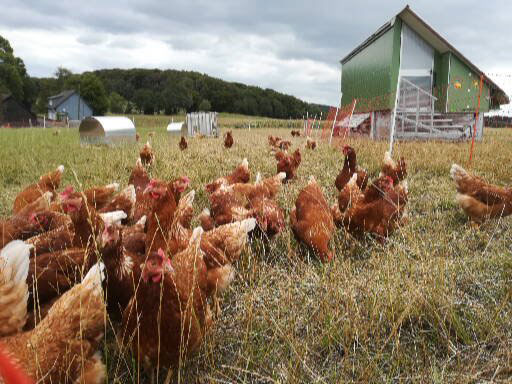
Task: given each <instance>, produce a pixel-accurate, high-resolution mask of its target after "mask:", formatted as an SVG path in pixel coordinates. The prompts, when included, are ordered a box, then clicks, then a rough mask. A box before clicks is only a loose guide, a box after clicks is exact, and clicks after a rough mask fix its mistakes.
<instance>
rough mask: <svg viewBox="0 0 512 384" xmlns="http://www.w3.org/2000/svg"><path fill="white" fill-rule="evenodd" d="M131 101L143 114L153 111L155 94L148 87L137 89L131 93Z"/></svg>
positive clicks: (149, 113) (150, 113)
mask: <svg viewBox="0 0 512 384" xmlns="http://www.w3.org/2000/svg"><path fill="white" fill-rule="evenodd" d="M133 101H134V102H135V104H136V105H137V108H138V109H139V111H141V112H143V113H144V114H145V115H152V114H153V113H155V94H154V92H153V91H151V90H150V89H144V88H141V89H137V90H136V91H135V93H134V94H133Z"/></svg>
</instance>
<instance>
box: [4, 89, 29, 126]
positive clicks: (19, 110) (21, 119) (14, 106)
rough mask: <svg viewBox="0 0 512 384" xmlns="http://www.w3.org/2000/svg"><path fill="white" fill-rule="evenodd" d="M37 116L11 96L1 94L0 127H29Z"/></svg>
mask: <svg viewBox="0 0 512 384" xmlns="http://www.w3.org/2000/svg"><path fill="white" fill-rule="evenodd" d="M35 123H36V116H35V115H34V114H33V113H32V112H31V111H30V109H28V108H27V107H25V106H24V105H23V104H22V103H21V102H19V101H18V100H16V99H15V98H14V97H13V96H12V95H11V94H0V126H4V125H8V126H11V127H28V126H30V125H32V124H35Z"/></svg>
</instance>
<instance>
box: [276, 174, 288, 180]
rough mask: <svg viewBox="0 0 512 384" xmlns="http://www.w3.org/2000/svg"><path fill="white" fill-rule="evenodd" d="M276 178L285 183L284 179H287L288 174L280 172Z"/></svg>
mask: <svg viewBox="0 0 512 384" xmlns="http://www.w3.org/2000/svg"><path fill="white" fill-rule="evenodd" d="M276 177H277V178H278V179H279V180H280V181H283V180H284V179H286V172H279V173H278V174H277V175H276Z"/></svg>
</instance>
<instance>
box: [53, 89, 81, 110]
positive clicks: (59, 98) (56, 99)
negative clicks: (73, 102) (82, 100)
mask: <svg viewBox="0 0 512 384" xmlns="http://www.w3.org/2000/svg"><path fill="white" fill-rule="evenodd" d="M75 93H76V91H75V90H73V89H71V90H67V91H62V92H61V93H59V94H57V95H54V96H50V97H49V98H48V107H49V108H53V109H55V108H57V107H58V106H59V105H61V104H62V103H63V102H65V101H66V100H67V99H69V98H70V97H71V96H72V95H73V94H75ZM50 100H51V101H52V105H50Z"/></svg>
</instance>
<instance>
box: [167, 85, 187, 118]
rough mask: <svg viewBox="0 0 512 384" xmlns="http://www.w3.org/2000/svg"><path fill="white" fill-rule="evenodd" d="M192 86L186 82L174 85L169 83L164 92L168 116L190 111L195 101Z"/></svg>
mask: <svg viewBox="0 0 512 384" xmlns="http://www.w3.org/2000/svg"><path fill="white" fill-rule="evenodd" d="M189 87H190V84H187V83H186V82H184V81H179V82H177V83H173V82H172V81H168V82H167V85H166V87H165V89H164V91H163V92H162V103H163V107H164V110H165V113H166V114H167V115H170V114H173V113H177V112H178V111H179V110H182V109H183V110H189V108H190V107H191V106H192V104H193V102H194V100H193V98H192V89H191V88H189Z"/></svg>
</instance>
